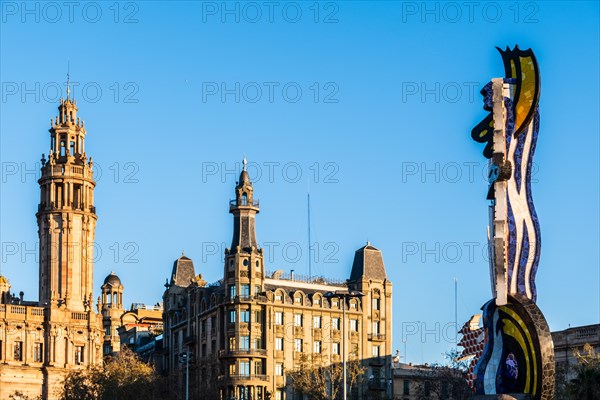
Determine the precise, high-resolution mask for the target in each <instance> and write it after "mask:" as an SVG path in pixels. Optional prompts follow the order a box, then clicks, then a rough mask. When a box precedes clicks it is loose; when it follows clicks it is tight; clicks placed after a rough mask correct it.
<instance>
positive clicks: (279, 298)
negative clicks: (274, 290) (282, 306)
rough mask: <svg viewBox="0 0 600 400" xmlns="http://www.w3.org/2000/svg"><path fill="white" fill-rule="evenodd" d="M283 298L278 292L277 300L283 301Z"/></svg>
mask: <svg viewBox="0 0 600 400" xmlns="http://www.w3.org/2000/svg"><path fill="white" fill-rule="evenodd" d="M282 300H283V296H282V295H281V294H279V293H278V294H276V295H275V301H282Z"/></svg>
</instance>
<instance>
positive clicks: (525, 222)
mask: <svg viewBox="0 0 600 400" xmlns="http://www.w3.org/2000/svg"><path fill="white" fill-rule="evenodd" d="M498 50H499V51H500V54H501V55H502V59H503V61H504V69H505V74H506V78H495V79H492V81H491V82H490V83H488V84H487V85H485V87H484V88H483V89H482V91H481V93H482V95H483V97H484V109H485V110H487V111H489V112H490V114H489V115H488V116H486V117H485V118H484V120H483V121H481V123H479V124H478V125H477V126H476V127H475V128H474V129H473V131H472V132H471V136H472V138H473V139H474V140H476V141H477V142H480V143H486V146H485V148H484V151H483V154H484V156H485V157H486V158H488V159H490V162H489V190H488V196H487V198H488V199H489V200H491V205H490V208H489V215H490V232H489V237H488V241H489V248H490V277H491V284H492V294H493V296H494V298H493V299H492V300H490V301H489V302H487V303H486V304H485V305H484V306H483V307H482V310H483V328H482V329H483V343H484V345H483V351H482V352H479V351H472V350H469V348H468V347H465V346H464V345H465V344H468V343H469V341H468V340H469V339H467V341H466V342H465V343H463V341H464V340H465V338H466V337H469V336H472V335H475V334H477V337H478V338H480V334H481V332H478V331H477V330H476V329H473V327H471V328H470V331H464V328H463V331H464V332H463V331H461V332H460V333H462V334H463V341H461V343H462V344H461V345H463V347H465V351H463V355H465V356H472V357H473V358H474V359H473V361H472V364H474V365H475V367H474V370H473V377H474V378H475V379H474V382H473V386H474V389H475V392H476V393H477V394H507V393H525V394H529V395H531V397H532V398H533V399H534V400H550V399H552V398H553V395H554V348H553V344H552V337H551V335H550V330H549V328H548V324H547V323H546V320H545V319H544V316H543V315H542V313H541V311H540V310H539V308H538V307H537V306H536V304H535V301H536V299H537V292H536V287H535V275H536V272H537V267H538V264H539V259H540V244H541V242H540V228H539V222H538V218H537V214H536V212H535V208H534V205H533V199H532V196H531V171H532V165H533V154H534V152H535V146H536V141H537V138H538V131H539V121H540V119H539V110H538V102H539V96H540V76H539V69H538V64H537V61H536V58H535V55H534V54H533V52H532V51H531V49H529V50H525V51H523V50H520V49H519V47H518V46H517V47H515V48H514V49H513V50H510V49H508V48H507V49H506V50H501V49H498ZM477 350H479V349H477Z"/></svg>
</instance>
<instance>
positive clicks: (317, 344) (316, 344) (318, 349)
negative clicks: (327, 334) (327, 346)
mask: <svg viewBox="0 0 600 400" xmlns="http://www.w3.org/2000/svg"><path fill="white" fill-rule="evenodd" d="M313 352H314V353H316V354H320V353H321V341H320V340H315V341H314V343H313Z"/></svg>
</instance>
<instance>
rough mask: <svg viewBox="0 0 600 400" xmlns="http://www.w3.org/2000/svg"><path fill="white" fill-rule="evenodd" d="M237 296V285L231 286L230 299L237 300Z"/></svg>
mask: <svg viewBox="0 0 600 400" xmlns="http://www.w3.org/2000/svg"><path fill="white" fill-rule="evenodd" d="M235 296H236V291H235V285H231V286H229V297H230V298H232V299H233V298H235Z"/></svg>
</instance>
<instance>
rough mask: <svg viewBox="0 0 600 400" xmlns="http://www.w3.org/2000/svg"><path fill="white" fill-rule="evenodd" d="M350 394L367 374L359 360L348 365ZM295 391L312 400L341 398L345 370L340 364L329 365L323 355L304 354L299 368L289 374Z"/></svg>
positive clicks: (347, 377) (347, 378) (347, 379)
mask: <svg viewBox="0 0 600 400" xmlns="http://www.w3.org/2000/svg"><path fill="white" fill-rule="evenodd" d="M346 371H347V375H346V381H347V384H348V392H350V391H351V390H352V388H353V387H355V386H357V385H358V384H359V383H360V382H361V380H362V377H363V375H364V373H365V368H364V367H363V366H362V365H361V363H360V361H359V360H352V361H348V362H347V363H346ZM287 376H288V378H289V379H290V381H291V385H292V387H293V388H294V390H296V391H299V392H301V393H304V394H305V395H308V397H309V398H310V399H312V400H332V399H338V398H340V397H341V393H342V385H343V368H342V365H341V364H340V363H328V362H327V361H326V360H324V359H323V356H322V355H321V354H302V355H301V356H300V362H299V366H298V368H296V369H295V370H292V371H289V372H287Z"/></svg>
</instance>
